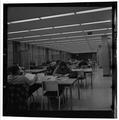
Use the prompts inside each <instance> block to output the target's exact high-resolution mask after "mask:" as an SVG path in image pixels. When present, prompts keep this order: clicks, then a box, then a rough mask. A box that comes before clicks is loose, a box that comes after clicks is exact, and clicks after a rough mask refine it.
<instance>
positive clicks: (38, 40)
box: [20, 39, 49, 42]
mask: <svg viewBox="0 0 119 120" xmlns="http://www.w3.org/2000/svg"><path fill="white" fill-rule="evenodd" d="M45 40H49V39H36V40H25V41H20V42H40V41H45Z"/></svg>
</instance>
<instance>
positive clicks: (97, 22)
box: [81, 20, 111, 25]
mask: <svg viewBox="0 0 119 120" xmlns="http://www.w3.org/2000/svg"><path fill="white" fill-rule="evenodd" d="M107 22H111V20H104V21H96V22H89V23H82V24H81V25H92V24H99V23H107Z"/></svg>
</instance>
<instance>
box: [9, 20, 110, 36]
mask: <svg viewBox="0 0 119 120" xmlns="http://www.w3.org/2000/svg"><path fill="white" fill-rule="evenodd" d="M106 22H111V20H105V21H97V22H89V23H82V24H71V25H63V26H55V27H46V28H39V29H31V30H23V31H13V32H8V34H15V33H21V32H33V31H41V30H49V29H53V28H55V29H59V28H67V27H76V26H80V25H90V24H99V23H106ZM110 29H111V28H110Z"/></svg>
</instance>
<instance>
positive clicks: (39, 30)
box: [29, 27, 53, 31]
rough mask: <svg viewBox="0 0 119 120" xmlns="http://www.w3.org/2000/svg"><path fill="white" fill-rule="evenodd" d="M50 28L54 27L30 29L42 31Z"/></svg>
mask: <svg viewBox="0 0 119 120" xmlns="http://www.w3.org/2000/svg"><path fill="white" fill-rule="evenodd" d="M49 29H53V27H47V28H39V29H31V30H29V31H40V30H49Z"/></svg>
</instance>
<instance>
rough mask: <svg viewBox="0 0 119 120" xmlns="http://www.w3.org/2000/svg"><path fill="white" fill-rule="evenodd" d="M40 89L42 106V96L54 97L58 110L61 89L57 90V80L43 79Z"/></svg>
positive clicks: (61, 94) (61, 95)
mask: <svg viewBox="0 0 119 120" xmlns="http://www.w3.org/2000/svg"><path fill="white" fill-rule="evenodd" d="M42 89H43V95H42V106H43V104H44V96H46V97H47V98H51V97H55V98H57V99H58V110H60V104H61V97H63V91H62V90H59V86H58V83H57V81H50V80H48V81H43V83H42ZM48 102H49V101H48Z"/></svg>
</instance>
